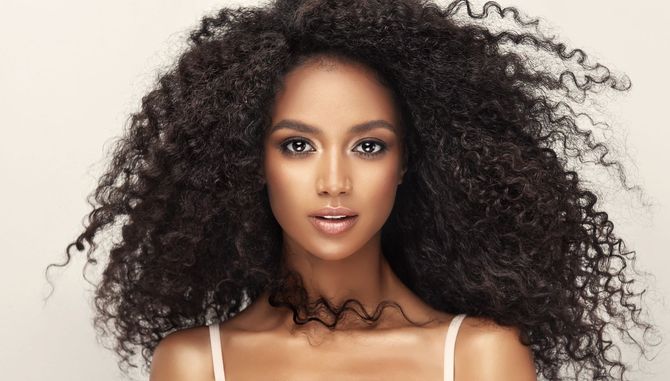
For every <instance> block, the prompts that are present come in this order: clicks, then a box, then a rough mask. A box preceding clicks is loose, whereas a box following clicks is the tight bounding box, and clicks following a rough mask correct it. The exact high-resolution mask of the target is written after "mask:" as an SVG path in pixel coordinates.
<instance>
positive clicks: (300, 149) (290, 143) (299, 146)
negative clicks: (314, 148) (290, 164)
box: [279, 139, 311, 156]
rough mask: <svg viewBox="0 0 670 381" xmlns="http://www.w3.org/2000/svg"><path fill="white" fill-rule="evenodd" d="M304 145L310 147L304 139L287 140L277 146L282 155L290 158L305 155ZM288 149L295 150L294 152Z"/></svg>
mask: <svg viewBox="0 0 670 381" xmlns="http://www.w3.org/2000/svg"><path fill="white" fill-rule="evenodd" d="M305 144H306V145H308V146H311V145H310V144H309V143H307V141H306V140H304V139H291V140H287V141H285V142H284V143H282V144H281V145H280V146H279V149H280V150H281V152H282V153H285V154H287V155H290V156H300V155H304V154H305ZM290 147H293V148H295V150H291V149H289V148H290Z"/></svg>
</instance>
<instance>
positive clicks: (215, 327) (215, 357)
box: [209, 323, 226, 381]
mask: <svg viewBox="0 0 670 381" xmlns="http://www.w3.org/2000/svg"><path fill="white" fill-rule="evenodd" d="M209 343H210V347H211V348H212V365H213V366H214V381H226V375H225V373H224V371H223V352H222V351H221V332H219V323H212V324H210V325H209Z"/></svg>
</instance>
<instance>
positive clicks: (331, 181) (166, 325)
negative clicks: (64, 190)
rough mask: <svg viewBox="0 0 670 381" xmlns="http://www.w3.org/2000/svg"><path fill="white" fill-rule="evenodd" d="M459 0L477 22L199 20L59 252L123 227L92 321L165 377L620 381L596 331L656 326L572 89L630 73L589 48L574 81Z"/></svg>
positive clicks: (127, 355)
mask: <svg viewBox="0 0 670 381" xmlns="http://www.w3.org/2000/svg"><path fill="white" fill-rule="evenodd" d="M463 5H465V6H466V9H467V14H468V15H469V16H470V17H472V18H483V16H481V15H476V14H473V13H472V11H471V10H470V5H469V4H468V3H467V2H463V1H456V2H454V3H452V4H450V5H448V6H446V7H440V6H438V5H436V4H433V3H430V2H427V1H421V0H397V1H383V0H377V1H373V0H368V1H349V0H330V1H319V0H314V1H289V0H277V1H275V2H272V3H270V4H268V5H266V6H265V7H259V8H238V9H228V8H224V9H222V10H221V11H220V12H219V13H218V14H217V15H216V16H213V17H206V18H204V19H203V21H202V23H201V25H200V28H199V29H198V30H196V31H195V32H193V33H192V34H191V38H190V42H191V44H190V46H189V49H188V50H187V51H185V52H184V53H183V54H182V56H181V57H180V58H179V61H178V63H177V64H176V66H175V67H174V68H173V69H171V70H170V71H169V72H167V73H166V74H164V75H163V76H162V77H161V78H160V81H159V82H158V84H157V86H156V88H155V89H154V90H152V91H151V92H150V93H149V94H148V95H147V96H146V97H144V98H143V102H142V108H141V110H140V111H139V112H138V113H136V114H134V115H133V116H132V119H131V123H130V128H129V130H128V131H127V134H126V135H125V136H124V137H123V138H122V139H121V140H120V141H119V142H118V145H117V149H116V150H115V152H114V158H113V160H112V163H111V165H110V167H109V169H108V171H107V172H106V173H105V175H104V176H103V177H102V178H101V180H100V183H99V185H98V187H97V189H96V190H95V200H96V202H97V205H96V206H95V209H94V210H93V211H92V212H91V214H90V220H89V224H88V226H87V227H86V230H85V231H84V232H83V233H82V234H81V235H80V236H79V237H77V239H76V241H75V242H73V243H72V244H71V245H70V246H68V249H67V254H68V262H69V258H70V256H71V254H70V253H69V251H70V250H71V248H72V247H75V248H76V249H77V250H79V251H83V250H84V249H85V245H84V244H85V242H87V243H88V244H89V245H90V249H89V250H90V251H89V253H88V257H89V262H92V263H95V261H96V260H95V259H94V258H92V256H91V252H92V251H93V250H95V248H96V245H95V244H94V241H93V240H94V238H95V237H96V235H98V233H99V232H101V231H102V229H103V228H104V227H106V226H108V225H111V224H113V223H115V222H116V221H117V219H119V218H121V219H123V220H124V221H123V224H122V239H121V240H120V241H119V242H117V243H116V244H115V245H114V247H113V248H112V250H111V251H110V253H109V263H108V264H106V267H105V270H104V273H103V279H102V281H101V283H100V284H99V286H98V288H97V290H96V308H97V312H98V315H97V316H96V321H95V323H96V325H97V326H99V327H100V328H102V329H103V330H105V331H107V330H109V332H111V334H113V335H114V336H115V337H116V340H117V341H116V343H117V345H116V347H115V350H116V352H117V353H118V355H119V356H120V357H121V361H122V363H127V364H128V365H131V366H132V365H133V364H132V361H131V357H132V355H134V354H135V349H136V348H140V349H141V353H142V356H143V359H144V360H145V361H144V362H145V364H144V365H146V366H147V368H149V367H148V366H150V369H151V380H154V381H170V380H187V379H188V380H216V381H220V380H223V379H224V378H225V379H227V380H229V381H230V380H232V381H239V380H260V379H277V380H280V379H281V380H295V379H320V380H328V379H333V380H343V379H384V380H442V379H443V380H457V381H458V380H474V379H477V380H535V379H536V377H537V376H538V375H539V376H540V377H543V378H545V379H549V380H557V379H563V378H564V377H569V376H570V375H572V376H573V377H574V375H583V374H587V376H588V377H589V379H611V378H612V377H616V378H617V379H623V377H624V373H625V370H626V366H625V364H624V362H623V361H621V360H620V359H616V358H612V356H611V355H612V353H613V352H614V353H616V352H617V347H616V346H614V345H611V344H612V343H611V341H609V337H610V336H609V335H608V334H607V330H611V329H614V330H618V331H619V332H624V331H626V330H631V327H632V328H637V329H642V330H647V329H649V328H651V325H649V324H648V323H646V322H643V321H640V319H639V318H638V314H639V311H640V309H639V307H638V305H637V304H636V303H635V302H634V301H632V300H631V299H632V298H633V297H636V296H639V295H640V294H638V293H635V292H634V291H632V290H630V287H628V284H629V283H631V282H632V278H631V277H630V276H629V274H628V272H626V271H624V269H625V268H626V267H627V266H626V265H627V264H628V263H632V262H633V260H634V252H631V251H626V250H625V247H624V246H623V241H622V240H621V239H620V238H618V237H616V236H615V235H614V234H613V233H612V228H613V224H612V222H611V221H610V220H609V219H608V216H607V214H606V213H605V212H603V211H599V210H598V209H597V208H596V207H595V204H596V201H597V197H596V196H595V194H594V192H592V191H591V190H589V189H587V188H586V187H585V186H584V184H583V182H582V181H581V179H580V178H579V177H578V174H577V173H576V172H575V171H574V170H571V169H570V165H569V162H568V158H570V157H576V158H579V159H582V158H584V157H586V156H587V155H590V154H594V153H596V154H599V156H598V158H597V162H598V163H599V164H602V165H605V166H611V165H618V163H617V162H610V161H607V160H605V159H604V155H601V154H600V153H601V152H602V150H603V149H606V148H605V146H604V145H602V144H600V143H597V142H594V141H593V139H592V137H591V135H590V132H588V131H584V130H580V129H578V128H577V126H576V123H575V119H576V116H577V115H576V114H575V113H574V112H572V108H571V107H570V106H569V105H568V103H566V102H569V101H571V100H575V98H574V94H571V93H570V91H571V87H572V88H574V87H576V88H577V90H578V91H581V92H582V94H581V95H582V96H585V95H586V94H587V90H590V89H591V88H592V87H595V89H596V90H597V89H598V87H599V86H605V85H607V86H609V87H611V88H614V89H617V90H626V89H627V87H626V86H622V85H621V84H620V83H619V82H617V81H616V80H615V79H614V78H612V77H611V76H610V75H609V72H607V71H606V72H605V74H604V75H603V74H600V75H596V74H597V73H595V72H596V71H598V69H601V68H603V67H602V66H600V65H597V66H595V67H589V66H587V65H586V64H584V60H583V58H584V55H583V53H581V51H580V53H581V54H582V56H581V57H580V58H581V59H580V60H578V62H579V64H580V65H581V67H582V68H584V69H588V70H592V71H593V72H592V73H590V74H589V76H587V77H586V81H585V82H583V83H580V82H579V81H577V80H576V79H575V77H574V75H573V74H572V72H567V73H568V76H567V77H568V78H572V80H573V81H572V83H571V84H570V83H564V81H563V79H564V77H566V76H565V74H566V73H565V72H564V73H553V72H551V71H537V70H535V67H533V70H531V65H529V64H527V63H528V62H530V61H529V60H528V58H527V57H526V56H524V55H523V54H522V53H515V52H503V51H502V49H501V46H502V45H503V44H505V43H510V42H511V43H512V44H515V45H520V44H530V45H532V46H535V47H537V48H539V49H542V50H544V51H546V52H548V53H553V54H555V55H558V56H559V58H560V59H561V60H569V59H570V57H572V56H573V55H574V51H573V52H570V53H569V54H566V53H565V52H564V48H565V47H564V46H563V45H561V44H557V43H555V42H553V41H552V40H551V39H546V38H544V37H541V36H537V32H529V31H523V32H512V31H506V32H502V33H498V34H493V33H491V32H490V31H488V30H487V29H486V28H483V27H481V26H475V25H469V24H467V23H461V22H460V21H458V20H457V19H456V15H457V12H458V10H459V9H460V8H461V7H462V6H463ZM491 8H494V9H496V10H497V11H498V12H499V13H500V14H505V13H506V11H508V10H512V11H513V13H514V15H515V16H514V19H515V20H516V21H517V22H518V23H519V24H520V25H522V26H523V27H529V26H532V25H536V20H535V21H531V22H527V21H523V20H522V19H520V18H519V17H518V16H517V13H516V10H515V9H514V8H510V9H503V10H501V9H500V7H499V6H498V5H497V4H496V3H494V2H490V3H487V4H486V5H485V7H484V14H488V12H489V10H490V9H491ZM563 90H569V91H568V93H567V94H565V93H563ZM575 152H576V156H570V155H569V154H568V153H573V154H574V153H575ZM618 168H619V169H621V167H620V166H619V167H618ZM621 174H622V176H623V172H621ZM622 179H623V177H622ZM66 263H67V262H66ZM386 307H391V308H388V309H387V308H386ZM110 323H111V324H110ZM456 339H457V340H456ZM636 344H638V343H637V342H636ZM638 345H640V344H638ZM224 364H225V367H224ZM566 370H567V371H572V372H573V373H571V374H564V372H565V371H566Z"/></svg>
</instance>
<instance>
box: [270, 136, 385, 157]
mask: <svg viewBox="0 0 670 381" xmlns="http://www.w3.org/2000/svg"><path fill="white" fill-rule="evenodd" d="M305 146H310V147H311V144H310V143H308V142H307V141H306V140H304V139H290V140H287V141H285V142H283V143H282V144H280V146H279V149H280V151H281V152H282V153H284V154H286V155H289V156H302V155H306V154H307V153H308V152H309V151H308V150H306V148H305ZM357 147H362V148H363V151H358V150H357V151H355V152H357V153H359V154H360V155H362V156H364V157H375V156H378V155H381V154H382V153H384V151H386V149H387V148H386V144H384V143H382V142H379V141H376V140H365V141H363V142H361V143H360V144H358V145H357ZM375 147H377V149H376V150H375Z"/></svg>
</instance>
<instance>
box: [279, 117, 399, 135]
mask: <svg viewBox="0 0 670 381" xmlns="http://www.w3.org/2000/svg"><path fill="white" fill-rule="evenodd" d="M282 128H287V129H290V130H295V131H298V132H303V133H311V134H314V135H322V134H323V131H322V130H320V129H318V128H317V127H314V126H312V125H309V124H306V123H303V122H300V121H297V120H294V119H283V120H281V121H279V122H277V123H276V124H275V125H274V126H272V128H270V132H269V133H268V134H272V133H273V132H275V131H277V130H280V129H282ZM375 128H385V129H387V130H390V131H392V132H393V133H396V128H395V126H393V124H391V123H389V122H387V121H385V120H383V119H376V120H370V121H367V122H364V123H359V124H355V125H353V126H352V127H351V128H350V129H349V133H351V134H355V133H361V132H367V131H370V130H373V129H375Z"/></svg>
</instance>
